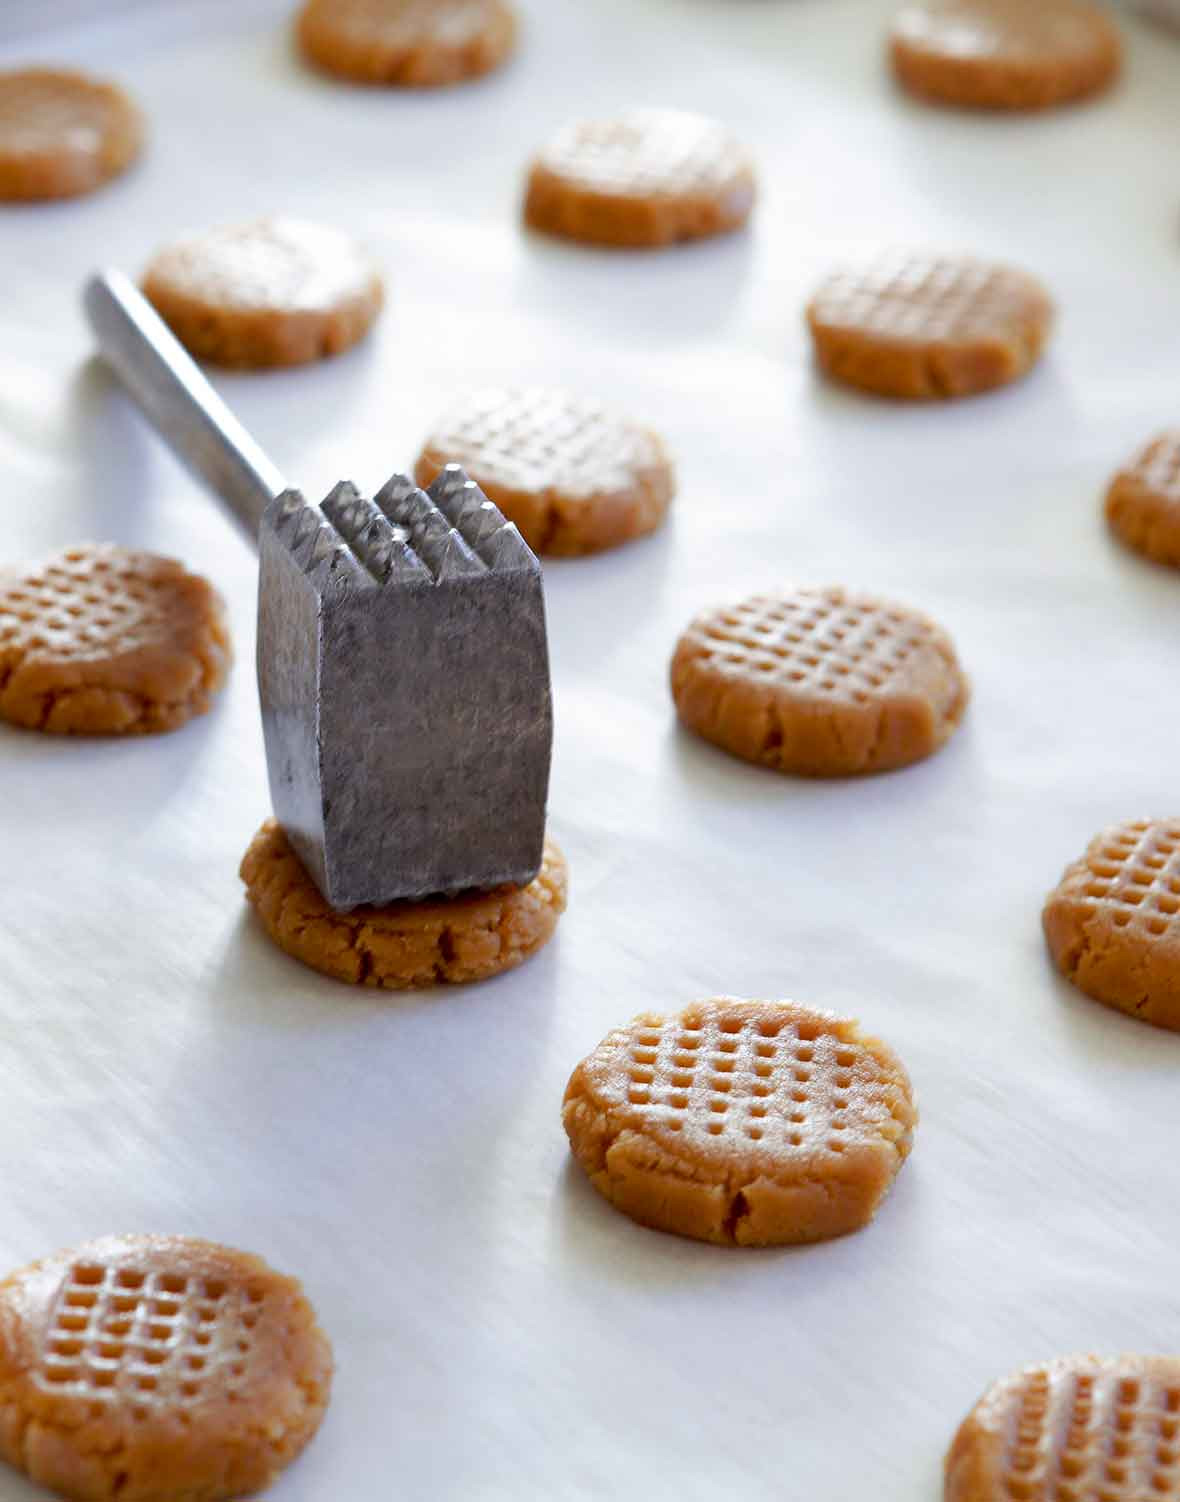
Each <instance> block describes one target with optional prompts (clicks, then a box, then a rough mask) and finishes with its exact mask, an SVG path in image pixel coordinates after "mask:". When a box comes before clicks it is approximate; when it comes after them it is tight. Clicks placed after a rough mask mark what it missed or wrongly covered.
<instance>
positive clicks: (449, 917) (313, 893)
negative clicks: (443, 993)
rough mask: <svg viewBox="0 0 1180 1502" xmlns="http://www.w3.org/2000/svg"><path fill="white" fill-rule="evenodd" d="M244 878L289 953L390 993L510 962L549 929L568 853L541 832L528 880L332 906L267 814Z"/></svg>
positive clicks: (488, 972) (478, 974) (557, 912)
mask: <svg viewBox="0 0 1180 1502" xmlns="http://www.w3.org/2000/svg"><path fill="white" fill-rule="evenodd" d="M241 877H242V880H243V882H245V884H246V895H247V897H248V898H249V900H250V902H251V903H252V904H253V905H254V907H255V909H256V910H257V912H258V916H259V918H260V919H261V921H262V925H263V927H264V928H265V929H266V931H267V933H268V934H269V935H270V937H271V938H272V939H273V940H274V942H275V943H276V944H277V945H278V947H279V948H280V949H282V950H284V951H285V952H286V953H287V954H289V955H291V956H292V958H294V959H297V960H299V961H301V962H302V963H303V964H304V965H308V966H310V967H311V969H313V970H319V971H320V972H321V973H322V974H324V975H330V976H332V977H333V978H334V979H335V980H341V981H346V982H348V983H349V984H351V985H357V986H360V985H364V986H380V987H383V988H384V989H386V990H394V991H403V990H415V989H418V988H420V987H426V986H434V985H441V984H449V985H463V984H466V983H468V982H471V981H479V980H487V979H489V978H490V977H491V976H493V975H499V974H501V973H502V972H503V971H505V970H511V969H513V968H514V967H515V966H517V965H519V964H521V962H522V961H524V960H526V959H528V958H529V956H530V955H533V954H535V953H536V952H537V950H538V949H541V948H543V946H544V945H545V944H547V943H548V942H549V940H550V939H551V938H552V937H553V933H554V930H555V929H556V927H557V920H558V919H559V918H560V917H561V915H562V913H563V912H564V911H565V904H566V892H567V884H568V876H567V871H566V864H565V857H564V856H563V855H562V853H561V851H560V850H559V849H558V848H557V846H556V845H555V844H554V843H553V841H552V840H546V842H545V854H544V859H543V861H542V865H541V870H540V873H539V874H538V875H537V876H536V878H535V879H534V880H533V881H531V882H529V884H528V885H527V886H523V887H513V886H502V887H496V888H494V889H493V890H491V891H488V892H470V893H465V894H461V895H459V896H457V897H439V898H434V899H429V898H428V899H426V900H425V901H421V902H412V901H406V902H391V903H388V904H387V905H385V906H384V907H359V908H354V909H353V910H352V911H351V912H347V913H338V912H335V911H333V909H332V908H330V907H329V906H328V904H327V903H326V902H325V901H324V898H323V897H322V896H321V894H320V891H319V888H318V887H317V886H316V885H315V883H314V882H313V881H312V879H311V877H310V876H309V875H308V874H307V870H306V868H305V867H304V865H303V863H302V862H301V861H300V859H299V857H298V856H297V855H296V854H295V852H294V850H293V849H292V848H291V844H290V841H289V840H288V839H287V836H286V835H285V834H284V833H283V830H282V829H281V828H280V826H279V825H278V824H277V823H276V822H275V821H274V820H273V819H268V820H267V822H266V823H265V824H264V825H263V826H262V828H261V829H260V830H259V831H258V833H257V834H256V835H255V836H254V839H253V841H252V842H251V844H250V847H249V849H248V850H247V851H246V854H245V856H244V857H243V859H242V866H241Z"/></svg>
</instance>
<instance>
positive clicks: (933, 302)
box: [807, 252, 1053, 401]
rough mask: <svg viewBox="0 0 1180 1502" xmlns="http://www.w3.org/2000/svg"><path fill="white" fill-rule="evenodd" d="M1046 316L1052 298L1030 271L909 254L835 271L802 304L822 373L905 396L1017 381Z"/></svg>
mask: <svg viewBox="0 0 1180 1502" xmlns="http://www.w3.org/2000/svg"><path fill="white" fill-rule="evenodd" d="M1052 322H1053V303H1052V301H1051V299H1050V297H1049V295H1048V293H1047V292H1046V291H1045V289H1044V288H1043V287H1042V286H1041V284H1040V282H1038V281H1037V280H1036V279H1035V278H1034V277H1032V276H1029V275H1028V273H1027V272H1024V271H1017V270H1015V269H1013V268H1011V267H1008V266H995V265H990V264H988V263H987V262H984V261H975V260H971V259H968V258H967V257H962V256H931V255H925V254H921V253H913V252H897V253H893V254H891V255H888V256H884V257H882V258H881V259H879V260H877V261H875V262H873V263H872V264H870V265H868V266H866V267H864V268H862V269H858V270H856V269H854V270H848V271H839V272H836V273H835V274H833V275H832V276H830V277H828V279H827V280H826V281H825V282H824V283H823V284H822V285H821V286H820V288H819V290H818V291H817V292H816V293H815V296H814V297H813V298H812V300H811V302H810V303H809V304H808V306H807V323H808V326H809V327H810V329H811V335H812V338H813V340H814V341H815V353H816V359H817V360H818V362H819V366H820V369H821V370H822V371H823V372H824V374H825V375H827V376H830V377H831V378H832V379H833V380H836V381H841V382H842V383H843V384H845V385H847V386H855V387H858V388H859V389H861V390H863V391H872V392H875V393H876V394H877V395H878V396H891V397H900V398H903V399H905V400H907V401H932V400H939V399H943V398H947V397H959V396H972V395H974V394H975V393H977V392H980V391H990V390H991V389H992V388H993V387H995V386H1003V385H1006V384H1007V383H1008V382H1009V381H1015V380H1017V379H1019V377H1020V376H1022V375H1025V374H1026V373H1027V372H1028V371H1029V370H1030V369H1031V368H1032V366H1033V365H1034V364H1035V363H1036V361H1037V359H1038V358H1039V356H1040V353H1041V349H1042V347H1043V346H1044V343H1045V341H1046V339H1047V338H1048V337H1049V331H1050V328H1051V327H1052Z"/></svg>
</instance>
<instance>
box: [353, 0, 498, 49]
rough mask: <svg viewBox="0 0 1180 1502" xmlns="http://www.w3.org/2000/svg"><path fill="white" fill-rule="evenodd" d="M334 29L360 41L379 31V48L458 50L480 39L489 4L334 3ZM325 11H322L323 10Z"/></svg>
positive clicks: (470, 0)
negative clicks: (431, 44)
mask: <svg viewBox="0 0 1180 1502" xmlns="http://www.w3.org/2000/svg"><path fill="white" fill-rule="evenodd" d="M336 4H337V5H338V6H339V10H340V12H341V14H340V15H338V16H334V17H332V20H333V23H334V24H335V25H337V26H339V25H343V26H345V27H355V28H356V30H357V31H358V33H359V34H360V37H361V38H362V39H366V40H367V39H368V38H369V37H370V36H371V34H372V33H373V31H374V29H376V28H379V29H380V42H381V45H382V46H386V47H389V46H398V45H404V46H413V45H421V44H423V43H426V42H435V43H437V44H438V45H440V46H443V45H450V46H461V45H463V44H465V43H468V42H470V41H471V40H472V39H473V38H474V37H478V36H482V35H483V33H484V32H485V31H486V30H487V27H488V23H489V21H490V20H492V19H493V12H494V8H495V7H494V5H493V4H492V3H490V0H347V3H341V0H336ZM325 9H326V8H325Z"/></svg>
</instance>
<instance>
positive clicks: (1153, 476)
mask: <svg viewBox="0 0 1180 1502" xmlns="http://www.w3.org/2000/svg"><path fill="white" fill-rule="evenodd" d="M1106 519H1107V521H1108V522H1109V523H1110V526H1111V529H1112V531H1114V532H1115V533H1116V534H1117V535H1118V536H1119V537H1121V538H1122V540H1123V541H1124V542H1125V543H1126V544H1127V546H1128V547H1129V548H1134V549H1135V551H1136V552H1137V553H1142V554H1143V555H1144V556H1145V557H1146V558H1152V559H1154V560H1155V562H1156V563H1167V564H1170V565H1171V567H1172V568H1180V432H1175V433H1164V434H1162V435H1161V436H1160V437H1159V438H1156V439H1154V440H1153V441H1152V442H1151V443H1149V444H1148V446H1147V447H1146V448H1145V449H1144V450H1143V452H1142V453H1141V454H1139V455H1138V456H1137V457H1136V458H1135V459H1134V460H1133V462H1132V463H1131V464H1130V465H1129V466H1128V467H1127V468H1126V469H1121V470H1119V472H1118V474H1117V475H1115V477H1114V479H1113V480H1112V481H1111V483H1110V489H1109V490H1108V491H1107V492H1106Z"/></svg>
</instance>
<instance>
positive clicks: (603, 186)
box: [524, 109, 757, 248]
mask: <svg viewBox="0 0 1180 1502" xmlns="http://www.w3.org/2000/svg"><path fill="white" fill-rule="evenodd" d="M756 194H757V187H756V182H755V176H754V165H753V161H752V159H751V157H750V154H749V152H748V151H747V150H746V149H745V147H744V146H742V145H741V143H740V142H739V141H738V140H736V139H735V138H734V137H733V136H732V135H731V134H730V133H729V131H727V130H726V129H725V128H724V126H722V125H720V124H718V122H717V121H715V120H711V119H708V118H707V117H706V116H704V115H694V114H688V113H685V112H683V111H680V110H650V109H649V110H634V111H632V112H630V113H629V114H624V115H619V116H617V117H615V118H614V119H608V120H585V121H580V122H578V123H577V124H574V125H569V126H566V127H565V128H564V129H563V130H560V131H559V132H558V133H557V134H556V135H555V136H554V137H553V138H552V140H550V141H549V142H548V143H547V144H546V145H545V146H544V147H542V149H541V151H540V152H539V153H538V155H537V157H536V159H535V160H534V162H533V164H532V167H531V169H530V171H529V178H528V186H527V190H526V193H525V202H524V218H525V222H526V223H527V224H528V225H530V226H531V227H532V228H533V229H536V230H541V231H543V232H544V233H545V234H549V235H558V236H561V237H562V238H564V239H569V240H581V241H585V242H586V243H588V244H592V245H608V246H616V247H626V246H631V247H635V248H642V247H656V246H666V245H672V244H675V243H676V242H677V241H681V240H699V239H703V238H705V237H707V236H710V235H720V234H725V233H727V232H728V231H730V230H736V229H739V228H740V227H741V226H742V225H743V224H745V222H746V221H747V219H748V218H749V217H750V212H751V210H752V209H753V207H754V199H755V197H756Z"/></svg>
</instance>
